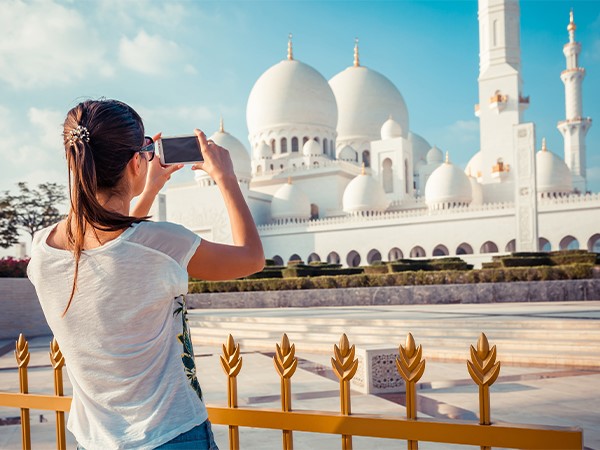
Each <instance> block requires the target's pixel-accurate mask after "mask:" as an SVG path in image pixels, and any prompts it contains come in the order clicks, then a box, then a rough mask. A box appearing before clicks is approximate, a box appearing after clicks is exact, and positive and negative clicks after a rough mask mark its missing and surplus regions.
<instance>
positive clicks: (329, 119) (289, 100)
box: [246, 59, 338, 136]
mask: <svg viewBox="0 0 600 450" xmlns="http://www.w3.org/2000/svg"><path fill="white" fill-rule="evenodd" d="M337 119H338V113H337V106H336V102H335V97H334V95H333V92H332V90H331V88H330V87H329V84H328V83H327V80H326V79H325V78H324V77H323V75H321V74H320V73H319V72H317V71H316V70H315V69H313V68H312V67H310V66H309V65H307V64H304V63H302V62H300V61H296V60H293V59H286V60H284V61H281V62H279V63H277V64H275V65H274V66H273V67H271V68H270V69H268V70H267V71H266V72H265V73H263V74H262V75H261V76H260V78H259V79H258V80H257V81H256V83H255V84H254V87H253V88H252V91H251V92H250V97H249V98H248V106H247V109H246V120H247V123H248V131H249V132H250V135H251V136H252V135H254V134H256V133H260V132H261V131H265V130H268V129H272V128H277V127H280V126H285V125H290V124H294V125H317V126H322V127H326V128H331V129H335V126H336V124H337Z"/></svg>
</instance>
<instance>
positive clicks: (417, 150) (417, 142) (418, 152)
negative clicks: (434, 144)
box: [408, 131, 431, 161]
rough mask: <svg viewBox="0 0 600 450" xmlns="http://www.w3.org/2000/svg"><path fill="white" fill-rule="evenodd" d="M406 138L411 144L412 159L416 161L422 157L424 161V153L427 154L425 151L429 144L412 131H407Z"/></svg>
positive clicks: (429, 146)
mask: <svg viewBox="0 0 600 450" xmlns="http://www.w3.org/2000/svg"><path fill="white" fill-rule="evenodd" d="M408 140H409V141H410V143H411V144H412V153H413V160H414V161H418V160H419V159H422V160H423V161H425V155H427V152H428V151H429V149H430V148H431V144H429V142H427V141H426V140H425V138H424V137H422V136H420V135H418V134H417V133H413V132H412V131H409V132H408Z"/></svg>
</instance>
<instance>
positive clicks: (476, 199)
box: [469, 177, 483, 205]
mask: <svg viewBox="0 0 600 450" xmlns="http://www.w3.org/2000/svg"><path fill="white" fill-rule="evenodd" d="M469 182H470V183H471V197H472V201H471V205H482V204H483V187H482V186H481V183H479V182H478V181H477V178H475V177H469Z"/></svg>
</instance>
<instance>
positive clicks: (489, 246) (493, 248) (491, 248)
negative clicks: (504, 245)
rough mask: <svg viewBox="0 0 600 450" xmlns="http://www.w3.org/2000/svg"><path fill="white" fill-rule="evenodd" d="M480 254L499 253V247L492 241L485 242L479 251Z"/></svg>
mask: <svg viewBox="0 0 600 450" xmlns="http://www.w3.org/2000/svg"><path fill="white" fill-rule="evenodd" d="M479 253H498V246H497V245H496V244H494V243H493V242H492V241H487V242H484V243H483V245H482V246H481V248H480V249H479Z"/></svg>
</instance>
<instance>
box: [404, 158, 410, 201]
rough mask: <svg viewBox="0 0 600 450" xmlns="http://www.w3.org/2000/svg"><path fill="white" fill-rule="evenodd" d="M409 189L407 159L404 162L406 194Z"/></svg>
mask: <svg viewBox="0 0 600 450" xmlns="http://www.w3.org/2000/svg"><path fill="white" fill-rule="evenodd" d="M408 188H409V184H408V160H407V159H405V160H404V192H406V193H407V194H408Z"/></svg>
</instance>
